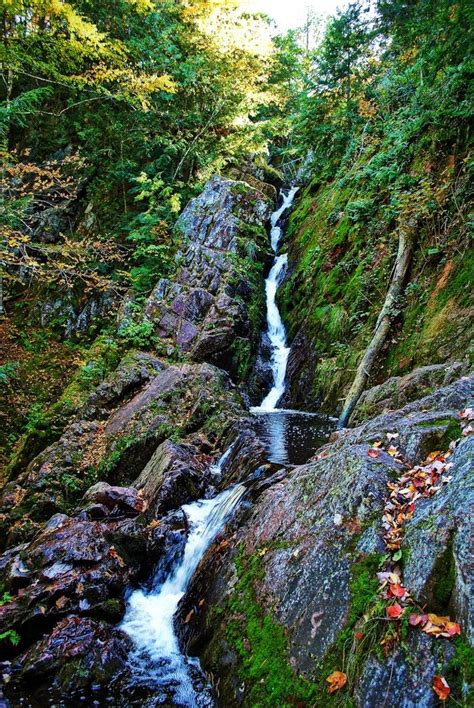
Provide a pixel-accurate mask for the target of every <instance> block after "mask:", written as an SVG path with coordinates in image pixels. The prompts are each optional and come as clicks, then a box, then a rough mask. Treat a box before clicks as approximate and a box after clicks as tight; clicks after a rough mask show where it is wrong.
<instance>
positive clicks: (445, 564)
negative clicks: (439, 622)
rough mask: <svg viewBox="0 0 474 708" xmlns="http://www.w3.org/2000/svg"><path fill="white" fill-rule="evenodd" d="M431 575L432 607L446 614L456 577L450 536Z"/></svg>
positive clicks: (439, 612) (435, 610)
mask: <svg viewBox="0 0 474 708" xmlns="http://www.w3.org/2000/svg"><path fill="white" fill-rule="evenodd" d="M431 577H432V579H433V582H432V588H431V595H432V603H431V606H432V609H433V611H434V612H437V613H438V614H441V615H443V614H448V612H449V604H450V601H451V595H452V593H453V589H454V582H455V578H456V571H455V566H454V555H453V539H452V538H450V540H449V543H448V545H447V546H446V549H445V550H444V553H442V554H441V556H440V557H439V558H438V560H437V561H436V563H435V566H434V568H433V572H432V575H431Z"/></svg>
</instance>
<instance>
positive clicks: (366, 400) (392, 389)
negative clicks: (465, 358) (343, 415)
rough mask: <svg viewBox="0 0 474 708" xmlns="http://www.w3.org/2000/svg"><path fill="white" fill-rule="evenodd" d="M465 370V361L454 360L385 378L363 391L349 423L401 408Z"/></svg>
mask: <svg viewBox="0 0 474 708" xmlns="http://www.w3.org/2000/svg"><path fill="white" fill-rule="evenodd" d="M465 369H466V364H465V363H464V364H463V363H461V362H459V361H455V362H448V363H446V364H433V365H432V366H421V367H419V368H418V369H414V370H413V371H412V372H410V373H409V374H406V375H405V376H394V377H392V378H389V379H387V380H386V381H384V382H383V383H381V384H379V385H378V386H373V387H372V388H369V389H368V390H367V391H364V393H363V394H362V396H361V397H360V399H359V402H358V404H357V408H356V409H355V411H354V413H353V414H352V417H351V425H353V426H354V425H360V423H362V422H363V421H364V420H367V419H368V418H373V417H374V416H376V415H378V414H379V413H386V412H387V411H390V410H394V409H398V408H401V407H402V406H405V405H406V404H407V403H410V402H411V401H415V400H416V399H419V398H423V396H426V395H428V394H430V393H433V392H435V391H436V390H437V389H439V388H442V387H444V386H447V385H448V384H450V383H452V382H453V381H455V380H456V379H459V378H460V376H461V375H462V374H463V373H464V370H465Z"/></svg>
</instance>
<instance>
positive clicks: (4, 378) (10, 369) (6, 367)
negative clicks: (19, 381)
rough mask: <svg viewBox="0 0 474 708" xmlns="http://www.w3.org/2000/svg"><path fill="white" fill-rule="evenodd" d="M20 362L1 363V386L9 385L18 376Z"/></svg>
mask: <svg viewBox="0 0 474 708" xmlns="http://www.w3.org/2000/svg"><path fill="white" fill-rule="evenodd" d="M17 369H18V364H17V363H15V362H7V363H6V364H1V365H0V386H7V385H9V384H11V383H12V382H13V381H14V380H15V379H16V378H17Z"/></svg>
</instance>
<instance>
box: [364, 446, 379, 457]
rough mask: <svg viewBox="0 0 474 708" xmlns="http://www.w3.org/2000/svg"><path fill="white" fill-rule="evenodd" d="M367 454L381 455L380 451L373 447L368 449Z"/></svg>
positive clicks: (372, 455)
mask: <svg viewBox="0 0 474 708" xmlns="http://www.w3.org/2000/svg"><path fill="white" fill-rule="evenodd" d="M367 454H368V456H369V457H379V456H380V451H379V450H375V449H374V448H373V447H371V448H370V449H369V450H367Z"/></svg>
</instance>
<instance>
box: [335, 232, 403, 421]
mask: <svg viewBox="0 0 474 708" xmlns="http://www.w3.org/2000/svg"><path fill="white" fill-rule="evenodd" d="M414 245H415V228H413V227H411V228H406V229H403V228H401V229H400V236H399V239H398V253H397V259H396V261H395V266H394V268H393V272H392V276H391V280H390V285H389V288H388V290H387V296H386V298H385V302H384V304H383V307H382V309H381V311H380V314H379V316H378V319H377V323H376V325H375V330H374V334H373V337H372V339H371V341H370V343H369V346H368V347H367V349H366V351H365V354H364V356H363V357H362V359H361V361H360V363H359V366H358V367H357V372H356V375H355V377H354V381H353V383H352V386H351V388H350V391H349V393H348V395H347V398H346V400H345V403H344V408H343V411H342V413H341V417H340V418H339V422H338V428H339V429H341V428H345V427H346V425H347V424H348V422H349V419H350V417H351V415H352V413H353V411H354V408H355V407H356V405H357V403H358V401H359V398H360V397H361V395H362V393H363V392H364V390H365V387H366V385H367V381H368V380H369V377H370V372H371V369H372V366H373V364H374V361H375V359H376V358H377V355H378V354H379V352H380V350H381V349H382V346H383V345H384V343H385V340H386V339H387V336H388V333H389V332H390V329H391V327H392V322H393V320H394V318H395V317H396V315H397V314H398V310H397V307H398V305H399V302H400V299H401V295H402V293H403V289H404V285H405V280H406V276H407V273H408V269H409V267H410V263H411V258H412V255H413V248H414Z"/></svg>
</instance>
